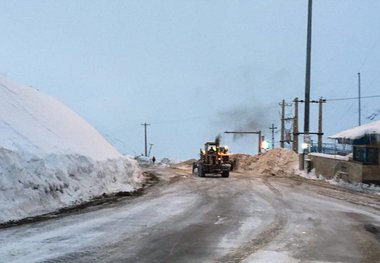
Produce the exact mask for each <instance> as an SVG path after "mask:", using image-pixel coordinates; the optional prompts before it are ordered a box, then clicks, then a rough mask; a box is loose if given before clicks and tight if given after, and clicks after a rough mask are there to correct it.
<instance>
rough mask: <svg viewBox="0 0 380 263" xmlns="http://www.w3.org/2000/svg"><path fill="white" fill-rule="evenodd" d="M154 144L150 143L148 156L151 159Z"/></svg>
mask: <svg viewBox="0 0 380 263" xmlns="http://www.w3.org/2000/svg"><path fill="white" fill-rule="evenodd" d="M153 145H154V144H153V143H149V153H148V156H149V157H150V153H151V151H152V147H153Z"/></svg>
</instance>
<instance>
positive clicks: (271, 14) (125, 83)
mask: <svg viewBox="0 0 380 263" xmlns="http://www.w3.org/2000/svg"><path fill="white" fill-rule="evenodd" d="M313 11H314V12H313V45H312V90H311V97H312V98H313V99H317V98H319V97H320V96H323V97H325V98H340V97H355V96H357V72H359V71H360V72H361V74H362V90H363V91H362V94H363V95H364V96H365V95H377V94H380V90H379V88H378V83H379V81H380V74H379V73H380V72H379V71H380V49H379V45H380V16H379V13H380V1H378V0H362V1H359V0H318V1H314V10H313ZM306 21H307V0H251V1H248V0H247V1H242V0H241V1H232V0H231V1H222V0H215V1H206V0H204V1H201V0H198V1H195V0H194V1H192V0H186V1H185V0H183V1H180V0H165V1H164V0H162V1H159V0H155V1H153V0H152V1H148V0H145V1H141V0H136V1H128V0H125V1H94V0H91V1H77V0H75V1H38V0H34V1H26V0H25V1H10V0H9V1H1V2H0V29H1V40H0V72H1V73H2V74H5V75H7V76H8V77H9V78H11V79H13V80H16V81H18V82H21V83H24V84H27V85H32V86H35V87H38V88H39V89H40V90H42V91H44V92H45V93H48V94H50V95H52V96H53V97H55V98H57V99H59V100H61V101H62V102H64V103H65V104H66V105H68V106H69V107H70V108H72V109H73V110H74V111H76V112H77V113H79V114H80V115H81V116H82V117H84V118H85V119H86V120H87V121H89V122H90V123H91V124H92V125H94V126H95V127H96V128H97V129H98V130H99V131H100V132H102V133H103V134H107V135H108V136H109V137H110V138H112V141H114V142H116V144H117V146H118V147H119V150H121V151H122V152H124V153H128V154H134V153H135V154H140V153H142V152H143V149H144V148H143V127H142V126H141V125H140V124H141V123H143V122H148V123H151V124H152V125H151V126H150V127H149V128H148V131H149V142H150V143H153V144H154V146H153V150H152V154H154V155H156V156H158V157H165V156H168V157H172V158H176V159H186V158H195V157H197V155H198V152H199V148H200V147H202V145H203V143H204V142H205V141H207V140H212V139H213V138H214V137H215V136H216V135H217V134H218V133H222V132H223V131H225V130H234V129H238V128H241V129H263V130H264V131H265V133H266V137H267V138H269V137H270V130H269V129H268V127H269V126H270V125H271V123H275V124H276V125H277V126H278V127H279V124H280V123H279V110H280V108H279V106H278V103H279V102H280V101H281V100H282V99H286V100H287V101H290V100H292V99H293V98H294V97H296V96H298V97H300V98H302V97H303V96H304V82H305V77H304V75H305V53H306ZM379 102H380V98H376V99H367V100H364V101H363V122H364V123H366V122H369V120H368V119H367V117H368V116H369V115H371V114H372V113H374V112H376V111H377V110H379V109H380V103H379ZM324 106H325V116H324V120H325V121H324V126H325V134H327V135H332V134H334V133H335V132H338V131H340V130H342V129H346V128H350V127H352V126H355V125H357V112H358V110H357V102H356V101H343V102H329V103H327V104H326V105H324ZM289 109H290V108H289ZM300 110H301V112H302V111H303V107H301V109H300ZM311 110H312V114H313V116H312V117H313V118H314V119H313V121H314V120H315V121H314V122H313V121H312V123H311V129H312V130H315V129H316V124H317V118H316V115H315V114H316V113H317V107H316V105H312V108H311ZM301 117H302V116H301ZM377 119H379V117H376V118H375V120H377ZM299 125H300V127H303V122H302V121H301V122H300V124H299ZM278 139H279V138H278V136H277V135H276V140H278ZM223 142H225V143H226V144H229V146H230V148H231V150H232V151H233V152H245V153H256V137H254V136H248V137H244V138H240V139H237V140H235V141H234V140H233V139H232V136H229V135H223Z"/></svg>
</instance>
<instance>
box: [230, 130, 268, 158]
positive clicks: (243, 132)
mask: <svg viewBox="0 0 380 263" xmlns="http://www.w3.org/2000/svg"><path fill="white" fill-rule="evenodd" d="M224 133H227V134H258V135H259V145H258V153H259V154H261V131H225V132H224Z"/></svg>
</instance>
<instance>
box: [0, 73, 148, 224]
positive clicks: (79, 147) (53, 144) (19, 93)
mask: <svg viewBox="0 0 380 263" xmlns="http://www.w3.org/2000/svg"><path fill="white" fill-rule="evenodd" d="M0 104H1V106H2V110H1V111H0V209H1V214H0V223H2V222H5V221H8V220H18V219H22V218H25V217H29V216H35V215H39V214H43V213H47V212H52V211H54V210H57V209H59V208H62V207H66V206H70V205H74V204H77V203H81V202H85V201H88V200H90V199H92V198H93V197H96V196H99V195H102V194H104V193H106V194H109V193H113V192H118V191H131V190H133V189H135V188H136V187H138V186H139V184H140V183H141V180H142V175H141V171H140V169H139V167H138V165H137V163H136V162H135V161H134V160H132V159H131V158H128V157H123V156H122V155H121V154H120V153H119V152H117V150H115V149H114V148H113V147H112V146H111V145H110V144H109V143H108V142H107V141H106V140H105V139H104V138H103V137H102V136H101V135H100V134H99V133H98V132H97V131H96V130H95V129H94V128H93V127H91V126H90V125H89V124H88V123H86V122H85V121H84V120H83V119H82V118H80V117H79V116H78V115H77V114H75V113H74V112H72V111H71V110H69V109H68V108H67V107H66V106H64V105H63V104H61V103H60V102H58V101H56V100H55V99H53V98H51V97H49V96H47V95H45V94H42V93H41V92H39V91H38V90H35V89H33V88H30V87H27V86H22V85H19V84H15V83H13V82H11V81H9V80H7V79H4V78H3V77H0Z"/></svg>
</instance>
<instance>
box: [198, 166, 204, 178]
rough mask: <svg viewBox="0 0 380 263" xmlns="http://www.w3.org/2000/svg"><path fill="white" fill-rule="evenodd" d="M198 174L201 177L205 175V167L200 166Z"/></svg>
mask: <svg viewBox="0 0 380 263" xmlns="http://www.w3.org/2000/svg"><path fill="white" fill-rule="evenodd" d="M198 176H199V177H205V173H204V171H203V167H202V166H198Z"/></svg>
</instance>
